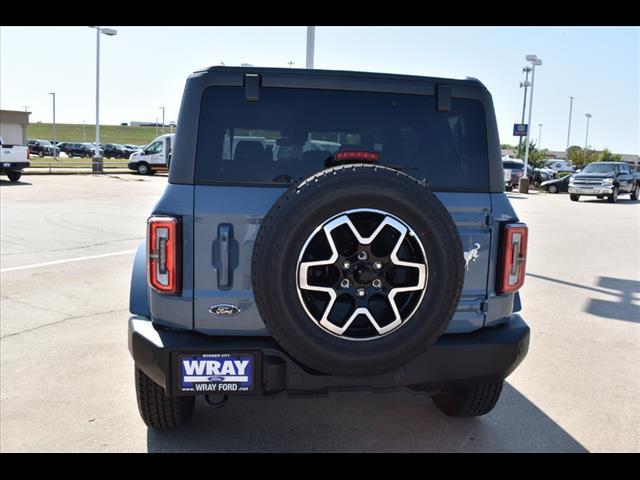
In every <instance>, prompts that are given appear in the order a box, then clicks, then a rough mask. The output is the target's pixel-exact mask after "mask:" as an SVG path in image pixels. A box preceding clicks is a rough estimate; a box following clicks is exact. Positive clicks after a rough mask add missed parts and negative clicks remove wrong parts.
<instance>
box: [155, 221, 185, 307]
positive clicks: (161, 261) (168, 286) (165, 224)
mask: <svg viewBox="0 0 640 480" xmlns="http://www.w3.org/2000/svg"><path fill="white" fill-rule="evenodd" d="M180 233H181V232H180V222H179V221H178V219H177V218H174V217H163V216H152V217H150V218H149V219H148V220H147V272H148V280H149V285H150V286H151V287H152V288H153V289H155V290H157V291H158V292H161V293H171V294H176V293H179V292H180V275H181V272H180V251H181V248H180V243H181V239H180Z"/></svg>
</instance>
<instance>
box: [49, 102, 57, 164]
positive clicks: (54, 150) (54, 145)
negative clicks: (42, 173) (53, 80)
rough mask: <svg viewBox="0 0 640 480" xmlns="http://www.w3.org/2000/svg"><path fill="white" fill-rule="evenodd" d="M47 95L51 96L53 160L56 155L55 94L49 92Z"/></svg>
mask: <svg viewBox="0 0 640 480" xmlns="http://www.w3.org/2000/svg"><path fill="white" fill-rule="evenodd" d="M49 95H53V158H54V159H55V158H56V157H57V155H56V92H49Z"/></svg>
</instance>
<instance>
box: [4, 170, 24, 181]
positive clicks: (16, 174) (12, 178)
mask: <svg viewBox="0 0 640 480" xmlns="http://www.w3.org/2000/svg"><path fill="white" fill-rule="evenodd" d="M21 176H22V172H9V173H7V177H9V180H10V181H11V182H17V181H18V180H20V177H21Z"/></svg>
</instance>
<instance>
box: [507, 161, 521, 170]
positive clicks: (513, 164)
mask: <svg viewBox="0 0 640 480" xmlns="http://www.w3.org/2000/svg"><path fill="white" fill-rule="evenodd" d="M502 167H503V168H508V169H511V170H524V163H518V162H502Z"/></svg>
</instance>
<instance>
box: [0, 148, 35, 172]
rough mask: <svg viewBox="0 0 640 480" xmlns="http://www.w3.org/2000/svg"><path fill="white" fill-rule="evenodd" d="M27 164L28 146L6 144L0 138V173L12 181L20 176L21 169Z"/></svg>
mask: <svg viewBox="0 0 640 480" xmlns="http://www.w3.org/2000/svg"><path fill="white" fill-rule="evenodd" d="M29 165H31V164H30V163H29V147H26V146H24V145H10V144H6V143H4V142H3V141H2V138H0V175H6V176H7V177H9V180H10V181H12V182H17V181H18V180H20V177H21V176H22V170H24V169H25V168H27V167H28V166H29Z"/></svg>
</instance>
